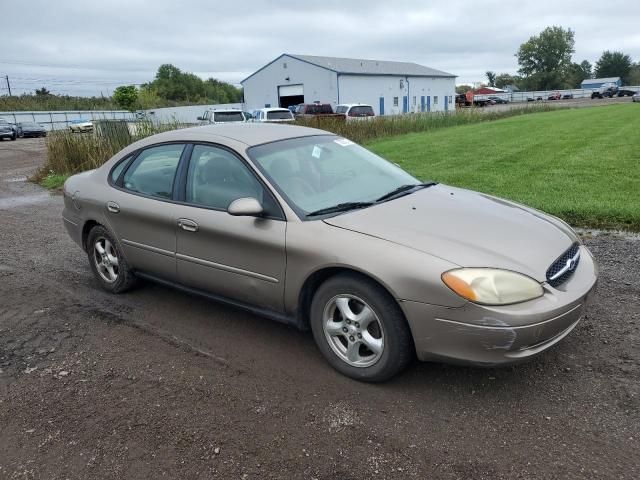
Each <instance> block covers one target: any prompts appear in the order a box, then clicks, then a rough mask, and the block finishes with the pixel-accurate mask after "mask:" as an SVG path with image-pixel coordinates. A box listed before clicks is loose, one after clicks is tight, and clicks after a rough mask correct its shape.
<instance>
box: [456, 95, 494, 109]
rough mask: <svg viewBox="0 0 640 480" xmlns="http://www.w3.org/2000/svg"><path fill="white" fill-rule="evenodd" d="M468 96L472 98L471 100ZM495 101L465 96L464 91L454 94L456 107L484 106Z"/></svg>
mask: <svg viewBox="0 0 640 480" xmlns="http://www.w3.org/2000/svg"><path fill="white" fill-rule="evenodd" d="M470 98H472V100H470ZM492 102H493V103H492ZM495 103H496V102H495V101H494V100H490V99H488V98H476V97H475V96H473V97H472V96H467V94H465V93H459V94H458V95H456V106H458V107H486V106H487V105H495Z"/></svg>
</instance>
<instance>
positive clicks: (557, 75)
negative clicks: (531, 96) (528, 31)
mask: <svg viewBox="0 0 640 480" xmlns="http://www.w3.org/2000/svg"><path fill="white" fill-rule="evenodd" d="M574 45H575V40H574V32H573V30H571V29H570V28H569V29H566V30H565V29H564V28H562V27H556V26H553V27H547V28H545V29H544V30H543V31H542V32H540V34H539V35H534V36H533V37H531V38H529V40H527V41H526V42H524V43H523V44H522V45H520V49H519V50H518V52H517V53H516V57H517V58H518V64H519V65H520V69H519V70H518V71H519V72H520V73H521V74H522V75H523V76H524V77H525V79H524V83H525V84H526V88H530V89H533V90H551V89H554V88H561V87H563V86H564V83H565V77H566V75H567V73H568V70H569V67H570V65H571V55H572V54H573V52H574Z"/></svg>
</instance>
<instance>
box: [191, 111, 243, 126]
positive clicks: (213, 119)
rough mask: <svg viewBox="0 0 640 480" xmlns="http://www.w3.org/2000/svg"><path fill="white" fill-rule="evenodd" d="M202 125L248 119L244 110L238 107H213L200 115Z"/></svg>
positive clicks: (240, 121)
mask: <svg viewBox="0 0 640 480" xmlns="http://www.w3.org/2000/svg"><path fill="white" fill-rule="evenodd" d="M198 121H199V122H200V125H209V124H216V123H243V122H246V121H247V117H245V115H244V112H243V111H242V110H238V109H237V108H224V109H223V108H211V109H207V110H205V111H204V113H203V114H202V116H200V117H198Z"/></svg>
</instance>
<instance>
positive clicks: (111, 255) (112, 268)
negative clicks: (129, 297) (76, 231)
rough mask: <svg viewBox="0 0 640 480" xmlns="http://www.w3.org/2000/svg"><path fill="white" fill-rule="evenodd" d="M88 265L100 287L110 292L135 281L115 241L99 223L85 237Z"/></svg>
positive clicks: (123, 290)
mask: <svg viewBox="0 0 640 480" xmlns="http://www.w3.org/2000/svg"><path fill="white" fill-rule="evenodd" d="M87 256H88V258H89V265H90V266H91V270H92V271H93V274H94V275H95V277H96V279H97V280H98V282H100V285H101V286H102V288H104V289H105V290H107V291H108V292H111V293H121V292H125V291H127V290H129V289H130V288H131V287H133V285H134V284H135V282H136V277H135V276H134V275H133V271H132V270H131V269H130V267H129V264H128V263H127V260H126V259H125V258H124V256H123V255H122V252H121V251H120V247H119V246H118V243H117V241H116V240H115V238H114V237H113V235H111V233H110V232H109V231H108V230H107V229H106V228H104V227H103V226H101V225H98V226H95V227H93V228H92V229H91V231H90V232H89V236H88V238H87Z"/></svg>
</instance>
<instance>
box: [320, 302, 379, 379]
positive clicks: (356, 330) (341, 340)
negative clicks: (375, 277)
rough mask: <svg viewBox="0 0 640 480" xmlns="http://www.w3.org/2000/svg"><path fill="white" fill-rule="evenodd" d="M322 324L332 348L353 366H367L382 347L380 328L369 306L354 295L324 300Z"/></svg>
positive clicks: (377, 355)
mask: <svg viewBox="0 0 640 480" xmlns="http://www.w3.org/2000/svg"><path fill="white" fill-rule="evenodd" d="M322 328H323V331H324V335H325V338H326V340H327V342H328V343H329V346H330V347H331V349H332V350H333V352H334V353H335V354H336V355H337V356H338V357H339V358H340V359H341V360H342V361H344V362H345V363H347V364H348V365H351V366H353V367H370V366H371V365H373V364H375V363H376V362H377V361H378V360H379V359H380V357H381V356H382V353H383V351H384V329H383V327H382V323H381V322H380V320H379V319H378V316H377V315H376V313H375V312H374V311H373V309H372V308H371V307H370V306H369V305H367V303H366V302H365V301H364V300H362V299H361V298H358V297H356V296H355V295H347V294H344V295H337V296H335V297H333V298H332V299H331V300H329V302H327V304H326V306H325V308H324V312H323V317H322Z"/></svg>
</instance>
